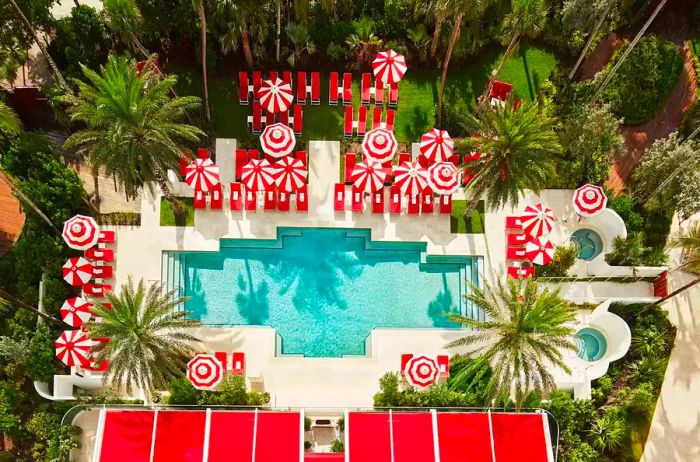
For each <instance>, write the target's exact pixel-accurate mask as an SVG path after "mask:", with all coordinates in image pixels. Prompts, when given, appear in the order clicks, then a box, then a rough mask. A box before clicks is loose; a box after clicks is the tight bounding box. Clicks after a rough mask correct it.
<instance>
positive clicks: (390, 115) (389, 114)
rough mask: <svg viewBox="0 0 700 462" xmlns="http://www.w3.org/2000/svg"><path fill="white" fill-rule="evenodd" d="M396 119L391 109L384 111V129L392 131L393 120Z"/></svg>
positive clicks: (394, 112)
mask: <svg viewBox="0 0 700 462" xmlns="http://www.w3.org/2000/svg"><path fill="white" fill-rule="evenodd" d="M395 119H396V111H395V110H393V109H388V110H387V111H386V124H385V125H386V129H387V130H389V131H390V132H393V131H394V120H395Z"/></svg>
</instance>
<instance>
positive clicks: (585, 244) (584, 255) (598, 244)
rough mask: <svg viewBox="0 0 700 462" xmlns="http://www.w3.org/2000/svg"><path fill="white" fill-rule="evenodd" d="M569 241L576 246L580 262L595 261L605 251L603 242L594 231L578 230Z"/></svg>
mask: <svg viewBox="0 0 700 462" xmlns="http://www.w3.org/2000/svg"><path fill="white" fill-rule="evenodd" d="M569 240H570V241H571V243H572V244H574V246H576V249H577V250H578V258H579V259H580V260H593V259H594V258H595V257H597V256H598V255H600V253H601V252H602V251H603V240H602V239H601V238H600V234H598V233H597V232H595V231H593V230H592V229H588V228H581V229H577V230H576V231H574V234H572V235H571V238H570V239H569Z"/></svg>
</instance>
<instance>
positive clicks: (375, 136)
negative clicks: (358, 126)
mask: <svg viewBox="0 0 700 462" xmlns="http://www.w3.org/2000/svg"><path fill="white" fill-rule="evenodd" d="M395 153H396V137H395V136H394V134H393V133H392V132H390V131H389V130H387V129H386V128H375V129H374V130H370V131H368V132H367V134H366V135H365V139H364V140H362V154H363V155H364V157H365V160H369V161H372V162H379V163H380V164H383V163H384V162H387V161H390V160H391V159H393V157H394V154H395Z"/></svg>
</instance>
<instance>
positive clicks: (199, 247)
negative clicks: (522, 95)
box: [114, 140, 651, 408]
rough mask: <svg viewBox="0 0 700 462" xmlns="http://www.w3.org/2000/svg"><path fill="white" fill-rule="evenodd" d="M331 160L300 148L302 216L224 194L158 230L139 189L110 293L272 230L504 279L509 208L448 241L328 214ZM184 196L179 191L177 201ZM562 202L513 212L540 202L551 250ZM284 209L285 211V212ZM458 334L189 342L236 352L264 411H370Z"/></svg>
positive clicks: (334, 148)
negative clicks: (403, 363)
mask: <svg viewBox="0 0 700 462" xmlns="http://www.w3.org/2000/svg"><path fill="white" fill-rule="evenodd" d="M216 148H217V150H216V152H217V160H218V163H219V165H220V166H221V168H222V177H223V178H224V184H225V185H226V180H229V179H230V175H231V171H232V170H231V169H232V168H233V165H232V161H231V162H229V160H231V159H233V153H234V150H235V148H236V143H235V140H217V144H216ZM340 155H341V154H340V143H339V142H316V141H311V142H310V143H309V147H308V156H309V167H310V170H309V187H308V191H309V212H308V213H297V212H293V211H292V212H262V211H257V212H245V211H242V212H232V211H230V210H228V209H227V208H228V197H226V196H227V194H226V193H225V194H224V196H225V202H224V210H223V211H221V210H216V211H211V210H203V211H202V210H197V211H196V212H195V224H194V226H193V227H161V226H160V224H159V220H160V218H159V217H160V196H159V194H158V193H157V194H156V195H155V196H154V195H153V194H150V193H149V192H148V190H147V189H146V192H145V194H144V197H143V199H142V204H141V226H140V227H116V228H115V229H116V230H117V232H118V235H117V247H116V248H117V259H116V260H117V263H116V275H115V281H114V283H115V287H116V288H117V289H118V287H119V286H120V285H121V284H123V283H125V282H126V280H127V277H129V276H132V277H134V278H135V279H136V280H138V279H141V278H143V279H145V280H147V281H153V282H156V281H158V282H160V281H161V271H162V269H161V263H162V252H163V251H172V250H187V251H216V250H218V249H219V240H220V239H222V238H257V239H272V238H276V230H277V227H280V226H298V227H352V228H367V229H370V230H371V235H372V239H373V240H383V241H420V242H425V243H426V244H427V254H432V255H477V256H483V257H484V276H485V277H486V278H488V279H492V278H493V277H494V275H503V274H505V267H506V260H505V248H506V245H505V240H506V234H505V217H506V216H507V215H510V214H513V213H517V211H514V210H512V209H510V208H505V209H503V210H498V211H491V210H489V211H488V213H487V214H486V223H485V228H486V233H485V234H452V233H451V232H450V221H449V216H439V215H432V216H407V215H405V214H404V215H401V216H395V215H389V214H388V213H387V214H384V215H376V214H372V213H370V211H365V212H364V213H361V214H360V213H352V212H350V211H345V212H335V211H334V210H333V187H334V184H335V183H336V182H337V181H338V177H339V173H338V172H339V167H340V164H339V162H340ZM225 159H228V160H225ZM188 190H189V189H188V188H181V191H182V192H183V193H184V192H187V191H188ZM191 194H192V193H191V190H189V195H191ZM571 197H572V191H565V190H547V191H543V192H542V193H541V194H540V195H539V196H537V195H535V194H533V193H527V194H526V195H525V197H524V198H523V200H522V201H521V204H520V206H519V208H518V210H522V208H523V207H524V206H525V205H528V204H536V203H539V202H543V203H545V204H546V205H548V206H549V207H551V208H552V209H553V210H554V213H555V216H556V217H557V219H558V221H557V225H556V226H555V228H554V230H553V231H552V233H551V234H550V238H551V239H552V241H553V242H554V243H555V244H560V243H564V242H565V241H566V240H568V237H569V236H570V234H571V233H572V231H573V230H574V229H576V228H577V227H580V224H579V221H578V219H577V218H576V217H575V214H574V213H573V211H572V206H571ZM453 198H454V199H460V198H463V193H462V192H459V193H456V194H455V195H454V196H453ZM291 208H292V210H294V205H292V207H291ZM499 277H500V276H499ZM563 293H564V294H565V295H566V296H567V297H569V298H571V299H575V300H577V301H588V302H596V301H603V300H605V299H606V298H608V297H625V296H633V297H649V296H651V285H650V284H649V283H645V282H638V283H634V284H625V285H621V284H612V283H606V282H603V283H576V284H567V285H566V287H564V288H563ZM377 303H378V304H381V303H384V301H381V300H378V301H377ZM463 334H464V332H459V331H455V330H441V329H375V330H374V331H373V332H372V334H371V336H370V338H371V349H370V351H369V354H368V355H367V356H366V357H354V358H302V357H293V356H276V355H275V333H274V330H273V329H271V328H266V327H230V328H209V327H202V328H198V329H196V332H195V335H197V337H198V338H200V339H202V340H203V344H202V349H203V350H206V351H210V352H214V351H226V352H233V351H243V352H245V353H246V361H247V363H246V375H247V376H248V378H249V379H251V381H252V382H255V383H256V385H255V386H256V387H257V388H261V389H264V390H265V391H267V392H269V393H270V395H271V398H272V404H273V405H276V406H307V407H336V408H337V407H346V406H347V407H367V406H371V405H372V396H373V394H374V393H376V392H377V391H378V381H379V378H380V377H381V376H382V375H383V374H384V373H386V372H388V371H396V370H398V369H399V366H400V355H401V354H403V353H427V354H433V355H437V354H446V353H450V354H453V353H455V351H447V350H445V349H444V346H445V345H446V344H447V343H448V342H449V341H450V340H451V339H454V338H455V337H456V336H460V335H463ZM570 359H571V363H572V366H573V367H574V368H575V370H574V371H573V373H572V376H567V375H566V374H563V372H562V373H557V381H558V382H560V383H568V382H571V381H572V380H573V381H574V382H578V381H580V380H581V374H585V372H586V371H585V364H583V363H582V361H580V360H578V358H573V357H572V358H570ZM577 360H578V362H577ZM579 363H581V364H579Z"/></svg>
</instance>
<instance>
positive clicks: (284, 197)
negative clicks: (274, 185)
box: [277, 191, 289, 212]
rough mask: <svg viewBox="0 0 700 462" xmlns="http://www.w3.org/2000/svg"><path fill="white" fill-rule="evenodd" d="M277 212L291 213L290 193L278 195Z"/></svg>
mask: <svg viewBox="0 0 700 462" xmlns="http://www.w3.org/2000/svg"><path fill="white" fill-rule="evenodd" d="M277 210H279V211H280V212H289V193H288V192H287V191H280V192H278V193H277Z"/></svg>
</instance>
